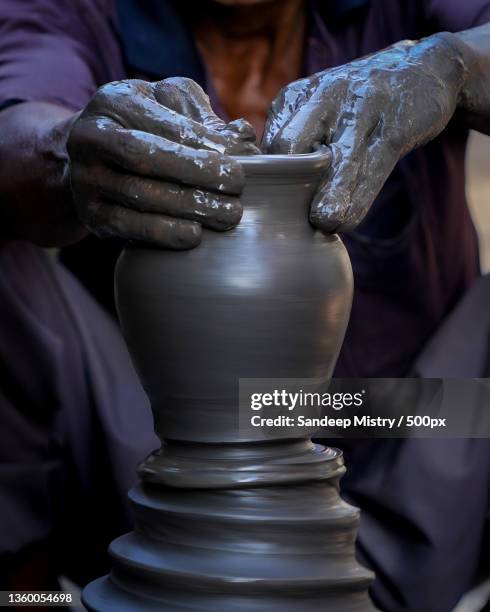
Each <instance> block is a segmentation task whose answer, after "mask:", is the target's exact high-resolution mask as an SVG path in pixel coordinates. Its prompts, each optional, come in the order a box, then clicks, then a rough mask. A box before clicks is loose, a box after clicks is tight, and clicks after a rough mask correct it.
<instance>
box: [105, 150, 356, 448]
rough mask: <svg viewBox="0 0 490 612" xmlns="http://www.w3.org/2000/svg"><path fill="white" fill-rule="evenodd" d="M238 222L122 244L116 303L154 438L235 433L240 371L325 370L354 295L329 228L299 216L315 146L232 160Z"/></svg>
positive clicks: (225, 437) (314, 181) (317, 171)
mask: <svg viewBox="0 0 490 612" xmlns="http://www.w3.org/2000/svg"><path fill="white" fill-rule="evenodd" d="M240 161H241V163H242V164H243V167H244V169H245V173H246V179H247V182H246V187H245V190H244V193H243V196H242V203H243V209H244V212H243V218H242V220H241V222H240V224H239V225H238V227H237V228H236V229H234V230H232V231H229V232H226V233H216V232H212V231H205V232H204V237H203V240H202V244H201V245H200V246H199V247H198V248H196V249H194V250H191V251H187V252H184V253H183V252H169V251H158V250H152V249H148V248H144V247H138V246H134V247H129V248H127V249H126V250H125V252H124V253H123V255H122V256H121V258H120V260H119V262H118V265H117V272H116V300H117V308H118V312H119V317H120V321H121V325H122V328H123V332H124V336H125V338H126V341H127V343H128V346H129V349H130V352H131V355H132V356H133V360H134V364H135V366H136V369H137V371H138V373H139V375H140V377H141V380H142V382H143V385H144V387H145V389H146V391H147V393H148V395H149V397H150V400H151V404H152V407H153V412H154V416H155V423H156V429H157V433H158V435H159V436H160V437H161V438H162V439H163V437H165V438H170V439H177V440H189V441H194V442H197V441H200V442H225V441H229V442H231V441H238V440H239V439H241V438H240V435H239V432H238V426H237V410H236V408H237V406H238V381H239V379H240V378H328V377H330V375H331V373H332V369H333V367H334V365H335V361H336V359H337V356H338V353H339V351H340V347H341V344H342V340H343V337H344V332H345V329H346V325H347V321H348V318H349V313H350V307H351V299H352V273H351V267H350V262H349V258H348V255H347V252H346V250H345V248H344V246H343V244H342V242H341V241H340V239H339V238H338V236H335V235H334V236H326V235H323V234H322V233H320V232H319V231H315V230H314V229H313V228H312V227H311V226H310V224H309V223H308V208H309V203H310V201H311V198H312V196H313V193H314V192H315V190H316V188H317V186H318V182H319V180H320V177H321V176H322V174H323V173H324V172H325V170H326V167H327V166H328V163H329V156H328V155H326V154H325V153H315V154H310V155H295V156H265V155H260V156H256V157H244V158H241V160H240Z"/></svg>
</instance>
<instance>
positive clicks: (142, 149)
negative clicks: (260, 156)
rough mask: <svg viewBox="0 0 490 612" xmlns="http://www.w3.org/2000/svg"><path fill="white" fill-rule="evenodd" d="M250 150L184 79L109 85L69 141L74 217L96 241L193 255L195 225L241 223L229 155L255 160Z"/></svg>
mask: <svg viewBox="0 0 490 612" xmlns="http://www.w3.org/2000/svg"><path fill="white" fill-rule="evenodd" d="M254 141H255V134H254V131H253V128H252V127H251V126H250V125H249V124H248V123H247V122H245V121H242V120H239V121H235V122H232V123H229V124H225V123H224V122H223V121H221V120H220V119H219V118H218V117H217V116H216V115H215V114H214V113H213V111H212V110H211V107H210V105H209V99H208V98H207V96H206V94H205V93H204V92H203V90H202V89H201V88H200V87H199V85H197V84H196V83H194V82H193V81H191V80H189V79H183V78H174V79H166V80H164V81H160V82H157V83H147V82H145V81H139V80H131V81H118V82H115V83H109V84H108V85H105V86H104V87H102V88H101V89H99V90H98V92H97V93H96V94H95V96H94V98H93V99H92V101H91V102H90V103H89V104H88V106H87V107H86V108H85V109H84V110H83V111H82V112H81V114H80V115H79V116H78V117H77V118H76V119H75V121H74V123H73V126H72V128H71V131H70V134H69V138H68V143H67V150H68V154H69V157H70V175H71V176H70V179H71V186H72V191H73V194H74V202H75V206H76V210H77V213H78V215H79V217H80V219H81V221H82V223H84V224H85V225H86V226H87V227H88V228H89V229H90V230H92V231H93V232H94V233H95V234H97V235H98V236H102V237H104V236H120V237H123V238H126V239H131V240H141V241H145V242H147V243H151V244H154V245H155V246H159V247H165V248H172V249H185V248H191V247H194V246H196V245H197V244H199V242H200V239H201V226H202V225H204V226H205V227H208V228H211V229H215V230H226V229H229V228H231V227H234V226H235V225H236V224H237V223H238V222H239V220H240V217H241V214H242V209H241V205H240V201H239V195H240V192H241V190H242V188H243V182H244V177H243V171H242V169H241V166H240V165H239V164H238V163H237V162H235V161H234V160H233V159H231V157H230V155H232V154H241V155H247V154H250V153H256V152H258V150H257V149H256V147H255V145H254V144H253V143H254Z"/></svg>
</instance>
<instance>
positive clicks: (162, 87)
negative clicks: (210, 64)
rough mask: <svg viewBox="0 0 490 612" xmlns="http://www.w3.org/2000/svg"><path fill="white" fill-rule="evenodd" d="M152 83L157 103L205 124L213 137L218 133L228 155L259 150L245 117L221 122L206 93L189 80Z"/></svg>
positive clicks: (179, 78)
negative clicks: (223, 139)
mask: <svg viewBox="0 0 490 612" xmlns="http://www.w3.org/2000/svg"><path fill="white" fill-rule="evenodd" d="M153 85H154V95H155V99H156V100H157V102H159V103H160V104H163V105H164V106H168V107H169V108H171V109H173V110H174V111H176V112H178V113H180V114H181V115H184V116H185V117H190V118H191V119H193V120H194V121H196V122H198V123H200V124H202V125H204V126H206V127H207V128H209V129H210V130H211V131H212V134H213V137H214V132H217V133H221V134H222V135H223V136H224V137H225V138H226V143H225V151H226V152H227V153H228V154H229V155H239V154H254V153H259V150H258V148H257V147H256V146H255V142H256V135H255V130H254V128H253V127H252V125H251V124H250V123H249V122H248V121H245V119H237V120H235V121H231V122H229V123H226V122H225V121H223V120H222V119H221V118H220V117H218V115H216V113H215V112H214V111H213V109H212V107H211V102H210V100H209V96H208V95H207V94H206V93H205V91H204V90H203V88H202V87H201V86H200V85H198V84H197V83H196V82H195V81H193V80H192V79H188V78H185V77H173V78H169V79H165V80H163V81H158V82H157V83H154V84H153Z"/></svg>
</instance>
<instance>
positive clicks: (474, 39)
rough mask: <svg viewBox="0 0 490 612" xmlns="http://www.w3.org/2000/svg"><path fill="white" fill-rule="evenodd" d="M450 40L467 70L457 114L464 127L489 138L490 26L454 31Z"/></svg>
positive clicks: (488, 24) (489, 24)
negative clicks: (487, 135)
mask: <svg viewBox="0 0 490 612" xmlns="http://www.w3.org/2000/svg"><path fill="white" fill-rule="evenodd" d="M454 39H455V41H456V42H457V43H458V47H459V48H460V49H461V53H462V57H463V61H464V64H465V67H466V71H467V74H466V80H465V84H464V86H463V88H462V91H461V94H460V99H459V103H458V111H459V115H460V116H461V117H462V118H463V120H464V121H465V122H466V124H467V125H468V127H470V128H472V129H475V130H477V131H479V132H483V133H485V134H489V135H490V23H487V24H485V25H482V26H479V27H477V28H472V29H471V30H466V31H464V32H458V33H457V34H454Z"/></svg>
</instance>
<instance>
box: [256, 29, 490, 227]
mask: <svg viewBox="0 0 490 612" xmlns="http://www.w3.org/2000/svg"><path fill="white" fill-rule="evenodd" d="M456 111H458V115H460V116H461V118H462V120H463V121H465V122H466V124H467V125H468V126H469V127H472V128H475V129H478V130H480V131H483V132H486V133H490V25H488V24H487V25H484V26H481V27H478V28H474V29H472V30H468V31H466V32H462V33H459V34H451V33H448V32H443V33H439V34H435V35H433V36H430V37H428V38H425V39H422V40H420V41H402V42H400V43H397V44H395V45H393V46H391V47H388V48H387V49H385V50H383V51H380V52H378V53H375V54H373V55H370V56H367V57H365V58H362V59H360V60H357V61H354V62H351V63H349V64H345V65H344V66H340V67H338V68H334V69H331V70H326V71H324V72H320V73H318V74H315V75H313V76H311V77H309V78H306V79H301V80H300V81H296V82H295V83H292V84H291V85H289V86H288V87H286V88H285V89H283V90H282V92H281V93H280V94H279V96H278V97H277V98H276V100H275V101H274V103H273V105H272V108H271V112H270V114H269V118H268V122H267V125H266V129H265V134H264V139H263V142H262V148H263V149H264V150H266V151H268V152H272V153H293V152H296V153H301V152H307V151H311V150H313V149H315V148H318V147H319V146H321V145H327V146H328V147H329V148H330V151H331V154H332V163H331V166H330V169H329V171H328V173H327V175H326V176H325V180H324V182H323V184H322V186H321V188H320V189H319V191H318V193H317V195H316V197H315V199H314V201H313V203H312V206H311V209H310V220H311V222H312V223H313V224H314V225H316V226H317V227H319V228H321V229H323V230H325V231H337V230H339V229H341V230H347V229H350V228H353V227H355V226H356V225H357V224H358V223H359V222H360V220H361V219H362V218H363V217H364V215H365V214H366V212H367V211H368V210H369V207H370V206H371V204H372V202H373V200H374V199H375V197H376V196H377V194H378V193H379V191H380V190H381V188H382V186H383V184H384V182H385V181H386V179H387V178H388V176H389V174H390V173H391V171H392V170H393V168H394V166H395V164H396V163H397V161H398V160H399V159H400V158H401V157H403V156H404V155H405V154H406V153H408V152H409V151H411V150H413V149H414V148H416V147H418V146H421V145H423V144H425V143H427V142H429V141H430V140H431V139H433V138H435V137H436V136H437V135H438V134H439V133H440V132H441V131H442V130H443V129H444V128H445V127H446V125H447V124H448V122H449V121H450V120H451V118H452V117H453V115H454V114H455V112H456Z"/></svg>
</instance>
